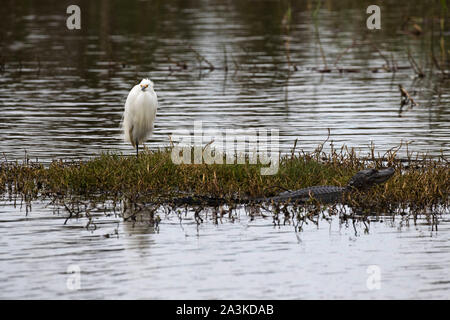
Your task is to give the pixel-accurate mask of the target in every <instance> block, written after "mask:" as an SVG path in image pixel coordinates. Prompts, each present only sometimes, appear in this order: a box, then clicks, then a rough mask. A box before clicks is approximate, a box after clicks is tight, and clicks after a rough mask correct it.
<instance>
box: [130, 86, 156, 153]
mask: <svg viewBox="0 0 450 320" xmlns="http://www.w3.org/2000/svg"><path fill="white" fill-rule="evenodd" d="M157 109H158V97H157V96H156V93H155V91H154V90H153V82H152V81H150V80H149V79H142V81H141V83H140V84H137V85H135V86H134V87H133V89H131V91H130V93H129V94H128V97H127V101H126V102H125V111H124V113H123V122H122V129H123V133H124V138H125V141H128V142H130V143H131V144H132V145H133V147H135V148H136V154H138V153H139V144H141V143H144V142H145V140H146V139H147V138H148V137H149V136H150V135H151V133H152V131H153V122H154V121H155V117H156V110H157Z"/></svg>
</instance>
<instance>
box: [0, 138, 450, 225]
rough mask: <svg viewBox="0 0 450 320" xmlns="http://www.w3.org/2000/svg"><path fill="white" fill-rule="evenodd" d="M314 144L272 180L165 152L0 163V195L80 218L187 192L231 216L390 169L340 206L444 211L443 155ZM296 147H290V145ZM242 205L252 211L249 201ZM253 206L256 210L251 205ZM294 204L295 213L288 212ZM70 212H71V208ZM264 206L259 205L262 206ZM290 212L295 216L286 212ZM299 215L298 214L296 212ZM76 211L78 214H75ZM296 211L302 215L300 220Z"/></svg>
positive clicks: (164, 202) (160, 203)
mask: <svg viewBox="0 0 450 320" xmlns="http://www.w3.org/2000/svg"><path fill="white" fill-rule="evenodd" d="M322 147H323V145H322V146H320V147H319V148H318V149H317V150H315V152H313V153H305V152H303V151H300V152H294V151H292V153H291V154H286V155H284V156H282V157H281V159H280V168H279V171H278V173H277V174H275V175H272V176H262V175H260V170H259V169H260V165H251V164H227V165H218V164H215V165H207V164H200V165H176V164H174V163H173V162H172V161H171V150H170V149H169V148H167V149H162V150H158V151H148V150H146V151H145V152H143V153H142V154H140V155H139V158H136V157H134V156H132V157H129V156H123V155H119V154H102V155H100V156H99V157H96V158H92V159H90V160H88V161H80V162H64V161H54V162H52V163H51V164H49V165H44V164H42V163H35V162H31V161H29V160H26V161H24V162H22V163H20V162H11V161H7V160H5V161H3V162H2V163H1V165H0V192H1V193H2V194H3V195H4V197H9V198H10V199H20V200H24V201H26V202H30V201H31V200H33V199H41V200H50V201H52V202H55V201H56V202H59V203H63V204H64V206H65V208H66V209H67V210H68V211H69V212H70V215H71V216H72V214H76V215H79V214H80V209H77V210H74V209H73V208H74V204H75V203H79V201H80V199H83V200H84V201H94V202H99V201H103V202H105V201H112V202H113V203H114V206H115V205H116V204H117V203H127V204H130V203H131V204H133V205H134V206H129V205H124V208H123V210H125V207H127V208H130V207H134V208H139V211H142V210H143V208H154V209H153V210H150V212H151V214H154V212H155V211H156V209H155V208H159V207H165V208H169V209H171V210H170V211H177V212H179V209H180V208H179V206H177V205H176V204H175V202H174V199H177V198H179V197H181V196H186V195H193V196H198V197H210V198H215V199H218V198H220V199H222V200H223V202H221V204H222V205H225V206H226V207H227V208H228V210H229V211H231V210H233V208H235V207H236V206H237V205H239V204H240V203H241V200H245V199H249V198H251V197H257V196H271V195H274V194H277V193H279V192H281V191H284V190H287V189H289V190H296V189H301V188H304V187H308V186H314V185H336V186H345V185H346V184H347V182H348V180H349V179H350V178H351V177H352V176H353V175H354V174H355V173H356V172H357V171H359V170H361V169H363V168H369V167H372V168H379V167H385V166H389V167H393V168H395V174H394V176H393V177H392V178H391V179H390V180H388V181H387V182H386V183H384V184H382V185H378V186H376V187H374V188H372V189H370V191H368V192H364V193H359V194H351V195H349V196H348V197H346V199H345V200H344V203H345V204H346V205H347V206H346V207H349V208H351V209H352V210H353V212H354V213H357V214H358V215H361V214H363V215H367V216H368V215H376V214H394V215H395V214H401V215H412V216H413V217H416V216H417V215H418V214H425V215H427V216H434V215H435V214H438V213H442V212H448V207H449V192H450V170H449V165H448V161H447V160H446V159H445V158H444V157H440V158H437V159H436V158H433V159H429V158H427V157H426V156H423V157H421V158H419V157H418V156H415V157H414V158H413V156H412V155H410V154H409V155H408V157H407V158H406V159H400V158H398V157H397V156H396V153H397V151H398V149H399V148H396V149H395V150H390V151H388V152H387V153H385V154H384V155H383V156H378V157H376V156H375V152H374V150H373V149H372V150H371V152H369V154H368V155H366V156H359V155H357V154H356V153H355V151H354V150H353V149H351V150H349V149H347V148H345V147H343V148H341V149H339V150H335V149H333V148H332V149H331V151H330V153H328V154H327V153H325V152H323V151H322ZM294 149H295V148H294ZM247 206H252V205H251V204H247ZM255 206H257V207H258V209H261V206H259V205H255ZM194 207H195V210H194V211H195V215H196V217H197V216H198V214H199V212H201V211H202V210H205V209H207V208H208V209H216V211H217V210H218V209H220V210H221V211H220V212H222V213H223V212H224V211H223V207H222V206H221V207H220V208H219V205H217V206H213V207H215V208H209V206H207V205H206V203H205V205H200V206H194ZM293 207H296V208H293ZM70 208H72V209H70ZM335 208H336V206H335V205H333V206H321V205H320V204H319V203H314V201H311V203H308V204H307V205H292V204H289V205H288V204H278V205H277V206H272V207H271V208H270V212H272V214H274V215H275V216H278V214H279V213H282V212H284V215H285V216H287V215H291V216H293V217H296V218H297V219H298V220H301V219H304V218H305V217H307V218H308V219H310V218H311V216H318V215H319V213H322V212H324V211H325V210H328V211H329V212H331V211H333V210H334V209H335ZM263 209H264V208H263ZM292 210H293V211H292ZM299 210H300V211H299ZM81 211H82V210H81ZM299 212H303V213H302V214H301V215H300V214H299Z"/></svg>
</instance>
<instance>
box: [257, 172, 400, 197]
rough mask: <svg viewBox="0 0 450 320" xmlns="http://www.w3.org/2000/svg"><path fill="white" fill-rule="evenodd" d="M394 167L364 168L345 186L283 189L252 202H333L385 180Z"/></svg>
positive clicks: (391, 173)
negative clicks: (273, 194)
mask: <svg viewBox="0 0 450 320" xmlns="http://www.w3.org/2000/svg"><path fill="white" fill-rule="evenodd" d="M394 172H395V170H394V168H384V169H380V170H377V169H365V170H361V171H359V172H358V173H356V174H355V175H354V176H353V177H352V178H351V179H350V181H349V182H348V184H347V186H345V187H337V186H314V187H308V188H303V189H300V190H295V191H285V192H282V193H280V194H278V195H276V196H273V197H268V198H256V199H254V200H253V201H252V202H253V203H255V202H272V203H273V202H295V203H304V202H306V201H308V200H309V199H311V198H313V199H315V200H317V201H319V202H320V203H323V204H327V203H335V202H339V201H341V200H343V197H344V196H345V194H347V193H349V192H352V191H356V190H358V191H364V190H367V189H369V188H370V187H372V186H374V185H376V184H381V183H383V182H385V181H387V180H388V179H389V178H390V177H392V175H393V174H394Z"/></svg>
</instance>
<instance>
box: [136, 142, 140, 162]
mask: <svg viewBox="0 0 450 320" xmlns="http://www.w3.org/2000/svg"><path fill="white" fill-rule="evenodd" d="M137 157H139V144H138V142H137V141H136V158H137Z"/></svg>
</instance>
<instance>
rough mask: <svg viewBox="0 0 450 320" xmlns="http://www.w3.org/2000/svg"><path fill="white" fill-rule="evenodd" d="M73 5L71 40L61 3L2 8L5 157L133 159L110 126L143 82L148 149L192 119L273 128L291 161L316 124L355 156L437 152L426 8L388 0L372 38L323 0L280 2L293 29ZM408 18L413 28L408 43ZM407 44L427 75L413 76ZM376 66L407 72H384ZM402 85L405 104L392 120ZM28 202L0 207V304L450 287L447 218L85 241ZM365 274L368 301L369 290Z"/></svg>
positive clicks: (167, 5) (275, 4)
mask: <svg viewBox="0 0 450 320" xmlns="http://www.w3.org/2000/svg"><path fill="white" fill-rule="evenodd" d="M76 3H77V4H79V6H80V8H81V12H82V28H81V30H72V31H70V30H68V29H67V28H66V18H67V16H68V15H67V14H66V8H67V5H68V4H67V3H65V2H64V1H57V2H56V1H39V5H37V4H36V3H34V2H32V1H26V0H20V1H5V2H4V4H3V3H2V5H4V10H3V9H2V10H3V11H4V14H3V13H2V19H1V20H0V39H1V41H0V49H1V54H0V109H1V112H0V154H1V155H2V157H3V158H6V159H8V160H21V159H23V158H24V156H25V153H26V154H27V156H28V157H30V158H31V159H35V158H38V159H39V160H40V161H45V162H50V161H51V160H53V159H58V158H65V159H78V158H82V159H86V158H89V157H94V156H96V155H98V154H100V153H102V152H105V151H112V152H122V153H123V154H133V153H134V150H133V149H132V147H131V146H130V145H128V144H126V143H124V142H123V141H122V139H121V136H120V128H119V127H120V121H121V117H122V112H123V106H124V103H125V99H126V96H127V94H128V91H129V90H130V89H131V87H132V86H134V85H135V84H137V83H138V82H139V81H140V80H141V79H142V78H144V77H150V78H151V79H152V80H153V81H154V83H155V91H156V92H157V94H158V97H159V102H160V108H159V110H158V116H157V120H156V124H155V131H154V135H153V137H152V138H151V140H149V142H148V144H147V146H149V147H150V148H158V147H163V146H168V145H169V135H171V134H173V133H175V132H176V130H177V129H187V130H190V131H193V127H194V121H202V123H203V126H204V127H205V128H218V129H219V130H226V129H249V128H253V129H257V128H263V129H267V130H271V129H278V130H279V135H280V149H281V151H282V152H289V151H290V149H291V148H292V146H293V144H294V141H295V140H296V139H298V144H297V148H298V149H300V148H302V149H304V150H306V151H312V150H314V149H315V148H316V147H317V145H318V144H319V143H321V142H322V141H324V140H325V139H326V138H327V135H328V128H329V129H330V130H331V131H330V132H331V136H330V141H333V145H334V147H336V148H339V147H341V146H343V145H346V146H349V147H355V148H356V149H358V150H361V151H362V152H363V153H366V152H368V148H369V146H370V145H371V143H373V144H374V145H375V148H376V150H377V151H379V152H380V153H381V154H383V152H384V151H386V150H388V149H390V148H392V147H395V146H397V145H399V144H400V143H408V150H409V151H413V152H420V153H428V154H430V155H432V156H439V155H444V156H446V157H448V156H449V155H450V148H449V141H450V108H449V106H450V81H448V80H447V81H444V80H442V77H441V76H440V74H439V72H437V70H436V68H435V67H432V62H430V61H431V59H430V48H434V49H435V53H436V55H437V56H438V58H439V55H438V53H439V49H440V47H439V41H440V39H441V38H442V39H444V40H445V41H444V43H445V46H446V47H445V48H446V49H445V50H448V49H447V48H448V44H449V43H450V32H449V30H448V29H444V30H439V27H438V25H439V23H436V21H435V20H436V19H435V18H434V17H435V15H436V14H438V12H439V7H435V5H436V4H435V5H430V4H427V3H425V2H423V1H405V2H404V3H401V2H397V1H396V2H393V1H392V2H389V1H386V3H385V4H384V5H383V6H382V29H381V30H378V31H368V30H367V28H366V27H365V25H366V24H365V20H366V17H367V15H366V13H365V11H366V7H365V6H363V5H362V4H361V3H360V1H345V2H339V3H338V2H333V1H323V2H322V5H321V7H320V9H319V10H318V11H317V21H316V20H315V19H314V17H313V11H314V9H315V8H316V2H313V1H305V2H302V3H297V2H293V3H291V9H290V12H291V15H290V16H291V20H290V24H289V29H287V28H286V27H285V26H286V24H285V25H283V23H282V21H283V18H284V17H286V16H287V13H288V11H289V9H288V8H289V2H288V1H260V2H254V1H218V0H215V1H139V2H132V3H130V2H126V1H122V2H121V1H98V2H97V1H95V2H94V1H78V2H76ZM437 5H438V2H437ZM408 17H409V18H410V19H409V20H408V19H407V18H408ZM403 21H407V22H405V25H406V28H407V29H408V28H409V29H410V28H411V27H412V26H413V24H414V23H418V24H420V25H421V26H422V28H423V30H424V33H423V34H422V35H421V36H413V35H409V34H405V32H404V30H403V28H402V27H401V26H402V23H403ZM315 22H316V23H315ZM401 22H402V23H401ZM315 26H317V30H318V31H319V35H320V37H319V39H318V37H317V34H316V27H315ZM409 29H408V30H409ZM430 30H434V32H433V33H431V31H430ZM432 35H433V36H432ZM352 44H353V45H352ZM321 47H322V49H323V52H324V56H325V58H326V64H327V66H328V67H329V68H331V69H333V70H332V72H330V73H322V72H318V69H323V68H325V62H324V60H323V58H322V54H321ZM287 48H288V50H289V51H288V52H289V59H290V61H291V65H289V63H288V58H287V56H288V55H287ZM408 49H409V50H410V51H411V53H412V56H413V57H414V58H415V60H416V61H417V62H418V63H419V65H421V67H422V68H423V70H424V72H425V74H426V76H425V77H424V78H421V79H420V78H417V77H416V75H415V72H414V71H413V70H412V68H410V66H411V64H410V62H409V60H408V54H407V52H408ZM380 52H381V54H380ZM199 55H200V56H202V57H204V58H205V59H206V60H207V61H209V63H210V64H212V65H213V66H214V70H209V69H208V68H209V64H208V63H206V62H202V63H200V60H199V58H198V57H199ZM385 58H386V59H387V60H389V61H391V62H392V61H395V63H394V65H398V66H399V67H402V68H400V69H398V70H396V72H386V71H385V70H382V69H380V68H382V66H383V65H385V64H386V60H385ZM184 65H186V68H184V67H183V66H184ZM336 66H337V67H341V68H347V69H352V70H353V69H355V70H357V72H344V73H339V72H337V71H336V69H335V68H336ZM403 67H405V68H403ZM406 67H407V68H406ZM374 69H376V70H377V71H378V72H373V70H374ZM432 69H433V72H432ZM399 84H401V85H403V87H405V88H406V89H407V90H408V92H410V93H411V94H412V96H413V97H414V99H415V101H416V102H417V103H418V105H416V106H414V107H413V108H404V109H403V112H402V113H399V110H400V92H399V89H398V85H399ZM207 142H209V141H205V144H206V143H207ZM327 147H329V146H328V145H327ZM399 154H400V156H405V155H406V147H403V148H402V149H401V150H400V151H399ZM32 208H33V210H32V211H31V212H30V213H28V214H26V210H25V208H24V207H23V208H22V209H20V208H19V207H16V206H13V204H12V203H11V202H9V201H4V202H3V204H2V206H1V207H0V270H1V275H0V298H26V299H29V298H64V299H72V298H100V299H101V298H175V299H181V298H198V299H203V298H230V299H235V298H256V299H259V298H264V299H270V298H386V299H391V298H394V299H395V298H448V296H449V292H450V283H449V281H448V279H449V276H450V274H449V270H450V268H449V267H450V258H449V257H450V254H449V253H450V242H449V238H450V237H449V235H450V223H449V217H448V216H444V217H442V219H441V221H440V223H441V224H440V225H439V229H438V231H437V232H436V231H431V227H430V226H427V225H426V221H424V220H420V221H419V222H418V225H417V226H414V225H410V226H409V227H399V226H398V225H397V224H396V223H395V224H390V223H388V222H387V220H385V221H384V222H383V223H380V222H374V223H372V224H371V227H370V232H369V234H364V232H363V228H362V227H361V226H360V228H359V230H358V234H357V235H355V231H354V230H353V227H352V226H349V227H344V226H339V223H338V222H337V221H334V222H333V223H332V224H331V225H329V224H328V223H327V222H326V221H324V222H322V223H321V224H319V227H318V228H317V227H315V226H308V227H307V228H305V230H304V231H303V232H301V233H296V232H294V228H293V227H292V226H282V227H273V224H272V221H271V220H270V219H263V218H261V217H258V218H256V219H255V220H253V221H250V219H249V217H247V216H246V214H245V212H244V211H242V212H240V211H239V219H238V220H236V221H235V222H234V223H232V222H230V221H224V222H223V223H222V224H219V225H214V224H213V223H211V222H208V221H207V222H205V223H204V224H202V225H201V226H200V227H197V225H196V224H195V223H194V221H191V220H189V218H187V220H186V221H184V222H183V223H182V224H181V225H180V223H179V221H178V220H177V219H176V217H165V218H163V220H162V222H161V225H160V226H159V231H155V230H154V229H152V227H149V226H148V224H145V223H143V224H136V225H134V226H133V225H132V224H131V223H129V222H125V221H123V219H121V218H120V216H104V215H99V216H97V221H96V225H97V229H96V230H87V229H86V228H85V226H86V223H87V221H84V220H83V219H80V220H70V221H68V222H67V224H64V221H65V219H66V216H67V213H66V212H64V210H62V211H61V213H60V214H55V213H54V212H53V209H52V208H48V207H47V206H46V203H40V202H36V203H33V205H32ZM105 235H109V236H105ZM70 265H76V266H79V268H80V270H81V289H80V290H78V291H76V290H75V291H71V290H69V289H68V288H67V286H66V280H67V278H68V276H69V275H68V274H67V268H68V266H70ZM372 265H374V266H378V267H379V271H380V285H381V288H380V289H379V290H378V289H375V290H370V289H368V286H367V283H366V282H367V279H368V277H369V274H368V273H367V271H368V269H367V268H368V267H369V266H372ZM369 270H373V269H369ZM377 270H378V269H377Z"/></svg>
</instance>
